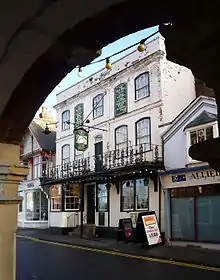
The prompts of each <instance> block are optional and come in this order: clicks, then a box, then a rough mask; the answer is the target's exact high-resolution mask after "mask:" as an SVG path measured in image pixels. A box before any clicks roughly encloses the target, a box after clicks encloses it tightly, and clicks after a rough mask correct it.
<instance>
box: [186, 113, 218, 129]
mask: <svg viewBox="0 0 220 280" xmlns="http://www.w3.org/2000/svg"><path fill="white" fill-rule="evenodd" d="M217 118H218V117H217V115H216V114H212V113H209V112H207V111H205V110H204V111H203V112H202V113H201V114H200V115H199V116H198V117H196V118H195V119H194V120H193V121H191V122H190V123H188V124H187V125H186V126H185V129H187V128H191V127H195V126H198V125H201V124H206V123H210V122H214V121H216V120H217Z"/></svg>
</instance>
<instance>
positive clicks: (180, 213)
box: [171, 184, 220, 242]
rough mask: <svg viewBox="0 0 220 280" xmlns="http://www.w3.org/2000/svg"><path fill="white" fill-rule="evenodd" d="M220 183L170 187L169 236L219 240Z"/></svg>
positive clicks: (188, 239) (201, 240) (195, 239)
mask: <svg viewBox="0 0 220 280" xmlns="http://www.w3.org/2000/svg"><path fill="white" fill-rule="evenodd" d="M219 216H220V184H216V185H204V186H196V187H185V188H178V189H173V190H171V218H172V220H171V225H172V238H173V239H175V240H187V241H198V242H220V219H218V217H219Z"/></svg>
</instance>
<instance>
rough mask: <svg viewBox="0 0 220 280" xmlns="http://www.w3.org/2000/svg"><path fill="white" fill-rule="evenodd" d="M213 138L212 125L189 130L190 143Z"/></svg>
mask: <svg viewBox="0 0 220 280" xmlns="http://www.w3.org/2000/svg"><path fill="white" fill-rule="evenodd" d="M212 138H213V126H208V127H204V128H200V129H197V130H194V131H191V132H190V145H194V144H196V143H199V142H202V141H205V140H209V139H212Z"/></svg>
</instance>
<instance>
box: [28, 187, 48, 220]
mask: <svg viewBox="0 0 220 280" xmlns="http://www.w3.org/2000/svg"><path fill="white" fill-rule="evenodd" d="M25 201H26V205H25V210H26V220H27V221H45V220H47V219H48V200H47V198H46V195H45V193H43V192H42V191H41V190H33V191H28V192H26V199H25Z"/></svg>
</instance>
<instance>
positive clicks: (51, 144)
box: [29, 120, 56, 151]
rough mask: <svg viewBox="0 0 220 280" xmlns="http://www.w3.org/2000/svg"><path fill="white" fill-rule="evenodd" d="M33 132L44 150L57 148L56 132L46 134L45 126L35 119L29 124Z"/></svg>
mask: <svg viewBox="0 0 220 280" xmlns="http://www.w3.org/2000/svg"><path fill="white" fill-rule="evenodd" d="M29 128H30V130H31V132H32V133H33V135H34V137H35V138H36V140H37V142H38V144H39V145H40V147H41V149H42V150H51V151H55V150H56V132H55V131H51V133H50V134H48V135H45V134H44V133H43V131H44V128H43V127H42V126H40V125H39V124H38V123H36V122H35V121H34V120H33V121H32V122H31V124H30V126H29Z"/></svg>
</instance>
